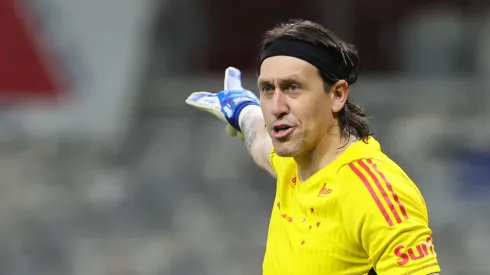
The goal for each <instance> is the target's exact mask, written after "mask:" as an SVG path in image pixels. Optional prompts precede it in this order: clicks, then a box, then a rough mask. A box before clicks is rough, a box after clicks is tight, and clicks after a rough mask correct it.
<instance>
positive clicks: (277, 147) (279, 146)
mask: <svg viewBox="0 0 490 275" xmlns="http://www.w3.org/2000/svg"><path fill="white" fill-rule="evenodd" d="M273 144H274V152H276V154H277V155H278V156H280V157H285V158H287V157H295V156H297V155H298V154H299V152H300V151H301V150H300V148H299V146H297V145H296V144H290V141H286V142H278V141H276V142H273Z"/></svg>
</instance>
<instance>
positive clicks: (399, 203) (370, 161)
mask: <svg viewBox="0 0 490 275" xmlns="http://www.w3.org/2000/svg"><path fill="white" fill-rule="evenodd" d="M368 163H369V164H371V165H372V166H373V168H374V171H376V173H378V175H379V176H380V177H381V179H382V180H383V181H384V182H385V183H386V187H388V190H389V191H390V192H391V194H392V195H393V199H395V202H396V204H398V207H400V210H401V211H402V214H403V217H405V219H406V220H408V215H407V211H406V210H405V206H403V203H402V202H401V201H400V199H399V197H398V195H397V194H396V192H395V190H393V186H392V185H391V183H390V182H389V181H388V180H387V179H386V177H385V175H384V174H383V172H381V171H379V170H378V167H377V165H376V163H374V162H373V161H372V160H371V159H368Z"/></svg>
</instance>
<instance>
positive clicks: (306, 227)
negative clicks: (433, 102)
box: [263, 137, 440, 275]
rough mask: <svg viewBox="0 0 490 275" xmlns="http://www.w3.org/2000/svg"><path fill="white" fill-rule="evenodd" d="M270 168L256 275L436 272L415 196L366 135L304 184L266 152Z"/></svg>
mask: <svg viewBox="0 0 490 275" xmlns="http://www.w3.org/2000/svg"><path fill="white" fill-rule="evenodd" d="M271 163H272V166H273V167H274V170H275V171H276V173H277V176H278V178H277V190H276V196H275V201H274V206H273V210H272V214H271V220H270V225H269V232H268V238H267V247H266V252H265V257H264V262H263V274H264V275H290V274H291V275H293V274H294V275H317V274H318V275H320V274H321V275H326V274H328V275H337V274H339V275H340V274H346V275H356V274H368V273H369V274H378V275H385V274H387V275H402V274H406V275H409V274H410V275H419V274H420V275H428V274H432V273H437V272H440V267H439V264H438V261H437V256H436V252H435V249H434V244H433V242H432V237H431V233H432V231H431V229H430V228H429V222H428V214H427V208H426V205H425V202H424V199H423V197H422V194H421V193H420V191H419V190H418V188H417V186H416V185H415V184H414V183H413V182H412V181H411V180H410V178H409V177H408V176H407V175H406V174H405V173H404V171H403V170H402V169H401V168H400V167H398V166H397V165H396V164H395V163H394V162H393V161H392V160H390V158H388V157H387V156H386V155H385V154H383V153H382V151H381V148H380V145H379V143H378V142H377V141H376V140H375V139H374V138H372V137H371V138H369V140H368V142H367V143H366V142H363V141H358V142H356V143H354V144H352V145H351V146H349V147H348V148H347V149H346V150H345V151H344V152H343V153H342V154H341V155H340V156H339V157H338V158H337V159H336V160H335V161H334V162H333V163H331V164H329V165H328V166H326V167H325V168H323V169H322V170H320V171H318V172H317V173H316V174H314V175H313V176H312V177H311V178H309V179H308V180H306V181H305V182H300V181H299V179H298V178H297V176H296V173H297V170H296V169H297V167H296V163H295V161H294V159H292V158H283V157H279V156H278V155H276V154H275V153H274V150H272V153H271ZM374 272H376V273H374Z"/></svg>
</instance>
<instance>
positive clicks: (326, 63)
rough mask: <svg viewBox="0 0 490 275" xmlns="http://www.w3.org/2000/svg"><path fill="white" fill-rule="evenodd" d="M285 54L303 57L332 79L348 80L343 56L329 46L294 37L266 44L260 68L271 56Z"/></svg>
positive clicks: (261, 56) (347, 71) (282, 38)
mask: <svg viewBox="0 0 490 275" xmlns="http://www.w3.org/2000/svg"><path fill="white" fill-rule="evenodd" d="M278 55H285V56H291V57H296V58H299V59H302V60H304V61H306V62H308V63H310V64H311V65H313V66H315V67H317V68H318V70H319V71H320V73H322V74H323V75H325V76H326V77H328V78H330V80H332V81H337V80H340V79H344V80H347V79H348V77H349V70H348V68H347V67H346V65H345V62H344V59H343V57H342V56H341V55H340V56H339V54H336V53H335V52H333V51H332V50H330V49H328V48H327V47H322V46H317V45H313V44H311V43H308V42H305V41H302V40H298V39H295V38H292V37H281V38H278V39H276V40H275V41H274V42H272V43H271V44H270V45H269V46H266V47H265V49H264V50H263V51H262V54H261V55H260V61H259V68H260V65H262V62H263V61H264V60H265V59H266V58H269V57H272V56H278Z"/></svg>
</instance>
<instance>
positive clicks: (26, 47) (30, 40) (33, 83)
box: [0, 0, 62, 103]
mask: <svg viewBox="0 0 490 275" xmlns="http://www.w3.org/2000/svg"><path fill="white" fill-rule="evenodd" d="M15 2H16V0H1V1H0V100H1V101H2V102H3V103H4V102H5V101H12V100H14V101H15V100H21V99H22V100H23V99H28V100H29V99H55V98H57V97H58V96H59V94H60V93H61V91H62V88H61V85H60V83H59V81H57V76H56V75H55V73H54V70H53V68H54V67H55V66H54V63H52V60H50V57H49V56H48V55H47V53H46V51H43V49H42V47H40V45H39V43H37V39H36V37H37V35H40V33H39V29H38V28H39V27H38V25H37V24H36V22H35V18H33V16H32V15H31V14H29V13H27V12H26V10H25V9H22V6H20V5H17V4H16V3H15Z"/></svg>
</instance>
